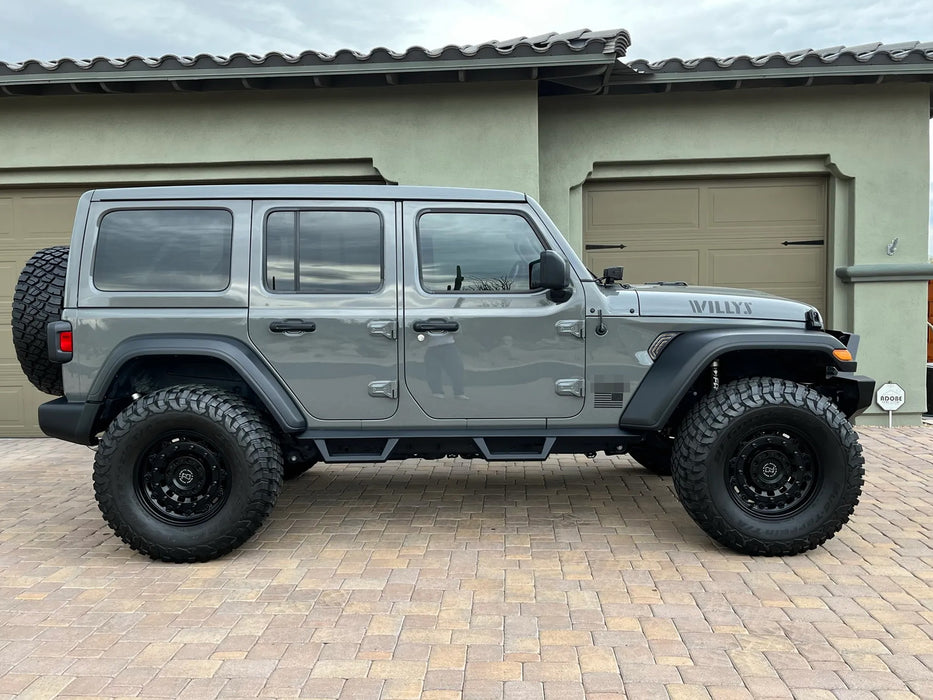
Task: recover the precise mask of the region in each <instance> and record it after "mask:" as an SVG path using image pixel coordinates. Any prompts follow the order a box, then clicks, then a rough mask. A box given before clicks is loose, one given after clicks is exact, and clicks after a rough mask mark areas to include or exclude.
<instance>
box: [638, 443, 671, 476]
mask: <svg viewBox="0 0 933 700" xmlns="http://www.w3.org/2000/svg"><path fill="white" fill-rule="evenodd" d="M628 456H629V457H631V458H632V459H633V460H634V461H635V462H637V463H638V464H640V465H641V466H643V467H644V468H645V469H647V470H648V471H649V472H651V473H652V474H657V475H658V476H670V475H671V449H670V448H668V449H665V448H663V447H660V446H659V447H654V446H646V445H636V446H634V447H630V448H628Z"/></svg>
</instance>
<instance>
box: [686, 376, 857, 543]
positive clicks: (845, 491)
mask: <svg viewBox="0 0 933 700" xmlns="http://www.w3.org/2000/svg"><path fill="white" fill-rule="evenodd" d="M864 463H865V460H864V459H863V457H862V448H861V446H860V445H859V443H858V436H857V435H856V433H855V431H854V430H853V428H852V426H851V425H850V424H849V422H848V420H846V417H845V416H844V415H843V414H842V413H841V412H840V411H839V409H838V408H837V407H836V406H835V405H834V404H833V403H832V402H831V401H830V400H829V399H827V398H826V397H825V396H822V395H820V394H819V393H817V392H816V391H814V390H812V389H810V388H808V387H806V386H804V385H802V384H797V383H796V382H791V381H787V380H783V379H771V378H761V377H756V378H752V379H741V380H739V381H736V382H732V383H731V384H728V385H726V386H724V387H722V388H720V389H718V390H716V391H714V392H712V393H711V394H709V395H707V396H706V397H704V398H703V399H702V400H701V401H700V402H699V403H698V404H697V405H696V406H694V407H693V408H692V409H691V410H690V412H689V413H688V414H687V416H686V418H685V419H684V422H683V425H682V427H681V429H680V431H679V433H678V436H677V439H676V441H675V446H674V456H673V462H672V467H673V477H674V478H673V481H674V488H675V490H676V491H677V495H678V496H679V497H680V500H681V503H683V505H684V507H685V508H686V509H687V512H688V513H689V514H690V516H691V517H692V518H693V519H694V520H695V521H696V522H697V524H698V525H699V526H700V527H701V528H703V530H705V531H706V532H707V534H709V535H710V536H711V537H712V538H714V539H716V540H718V541H719V542H721V543H722V544H724V545H726V546H727V547H730V548H732V549H734V550H736V551H738V552H742V553H746V554H764V555H786V554H798V553H800V552H805V551H807V550H809V549H813V548H814V547H816V546H818V545H820V544H822V543H823V542H825V541H826V540H828V539H829V538H830V537H832V536H833V535H834V534H835V533H836V532H837V531H838V530H839V529H840V528H841V527H842V526H843V525H844V524H845V523H846V522H847V521H848V519H849V516H850V515H851V514H852V511H853V509H854V508H855V506H856V504H857V503H858V500H859V495H860V493H861V488H862V481H863V476H864Z"/></svg>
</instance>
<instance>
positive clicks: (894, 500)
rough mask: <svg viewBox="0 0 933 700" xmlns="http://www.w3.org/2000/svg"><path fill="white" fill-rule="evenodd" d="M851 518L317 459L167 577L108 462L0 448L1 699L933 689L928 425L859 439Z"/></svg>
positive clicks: (625, 489)
mask: <svg viewBox="0 0 933 700" xmlns="http://www.w3.org/2000/svg"><path fill="white" fill-rule="evenodd" d="M861 433H862V437H863V443H864V445H865V450H866V457H867V471H868V476H867V484H866V489H865V493H864V496H863V498H862V503H861V505H860V506H859V507H858V509H857V510H856V513H855V516H854V518H853V520H852V522H851V523H850V524H849V526H848V527H846V528H845V529H844V530H843V531H842V532H841V533H840V534H839V535H838V536H837V537H836V538H835V539H834V540H832V541H831V542H829V543H828V544H827V545H826V546H824V547H820V548H818V549H817V550H815V551H813V552H811V553H809V554H806V555H800V556H797V557H788V558H751V557H747V556H741V555H738V554H734V553H732V552H730V551H727V550H724V549H722V548H720V547H718V546H717V545H715V544H714V543H713V542H711V541H710V540H709V539H708V538H707V537H706V536H705V535H704V534H703V533H702V532H700V530H699V529H698V528H697V527H696V526H695V525H694V524H693V523H692V522H691V521H690V519H689V518H688V517H687V515H686V514H685V512H684V511H683V510H682V509H681V507H680V505H679V503H678V502H677V500H676V498H675V496H674V494H673V491H672V488H671V483H670V480H669V479H662V478H659V477H656V476H652V475H650V474H648V473H646V472H645V471H643V470H641V469H640V468H638V467H637V466H635V465H634V464H633V463H631V462H630V461H629V460H628V459H627V458H624V457H618V458H612V459H609V458H605V457H600V458H597V459H593V460H584V459H582V458H581V459H579V460H574V459H563V458H561V459H550V460H548V461H547V462H545V463H544V464H543V465H542V464H529V465H520V464H519V465H514V464H501V463H499V464H492V465H489V464H486V463H484V462H479V461H477V462H473V463H469V462H464V461H461V460H447V461H442V462H417V461H407V462H402V463H390V464H388V465H383V466H379V467H374V466H372V465H349V466H346V465H330V466H326V465H321V466H318V467H315V468H314V469H313V470H312V471H311V472H309V473H307V474H306V475H304V476H303V477H302V478H301V479H298V480H297V481H295V482H291V483H289V484H287V485H286V486H285V488H284V490H283V492H282V496H281V498H280V501H279V505H278V506H277V508H276V510H275V511H274V512H273V515H272V518H271V519H270V521H269V523H268V525H267V527H266V528H265V529H264V530H262V531H261V532H260V533H259V534H258V535H257V536H256V537H254V538H253V539H252V540H251V541H250V542H248V543H247V544H246V545H245V546H244V547H242V548H241V549H240V550H238V551H236V552H234V553H233V554H232V555H229V556H227V557H226V558H224V559H222V560H220V561H216V562H211V563H208V564H199V565H172V564H163V563H157V562H152V561H150V560H148V559H146V558H144V557H141V556H140V555H138V554H135V553H134V552H132V551H131V550H130V549H129V548H127V547H125V546H123V545H122V543H120V542H119V541H118V540H117V539H116V538H115V537H114V536H112V534H111V532H110V530H109V529H108V528H107V527H106V526H105V525H104V523H103V521H102V520H101V517H100V514H99V513H98V511H97V507H96V505H95V503H94V499H93V494H92V490H91V483H90V481H91V479H90V470H91V461H92V455H91V453H90V452H89V451H88V450H87V449H86V448H81V447H76V446H73V445H66V444H64V443H60V442H53V441H49V440H6V441H2V442H0V447H2V455H0V696H8V697H13V696H15V697H24V698H26V697H53V696H91V697H101V696H105V697H107V696H140V697H174V696H180V697H193V698H211V697H215V696H222V697H236V696H239V697H256V696H270V697H288V696H301V697H322V698H335V697H347V698H378V697H382V698H416V697H424V698H460V697H464V698H467V697H469V698H481V699H483V700H488V699H489V698H498V697H507V698H561V699H563V698H577V697H584V694H585V695H586V697H588V698H591V699H592V700H595V699H597V698H619V697H623V695H627V696H628V697H629V698H642V697H667V696H670V697H674V698H707V697H712V698H742V697H775V698H780V697H792V696H793V697H800V698H819V697H850V698H863V697H864V698H870V697H881V698H901V697H927V698H930V697H933V670H931V669H933V639H931V637H933V550H931V541H930V536H931V527H933V503H931V502H933V488H931V476H933V428H903V429H896V430H884V429H880V428H864V429H862V430H861Z"/></svg>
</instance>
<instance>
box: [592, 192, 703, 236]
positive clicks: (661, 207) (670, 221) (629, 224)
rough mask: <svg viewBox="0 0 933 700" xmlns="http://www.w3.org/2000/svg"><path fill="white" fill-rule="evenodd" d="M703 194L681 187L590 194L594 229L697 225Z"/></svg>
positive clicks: (622, 229)
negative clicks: (701, 195)
mask: <svg viewBox="0 0 933 700" xmlns="http://www.w3.org/2000/svg"><path fill="white" fill-rule="evenodd" d="M699 197H700V193H699V190H698V189H697V188H695V187H691V188H680V189H664V190H654V189H624V190H605V191H594V192H590V193H589V207H588V211H589V226H588V228H590V229H591V230H593V231H594V232H595V231H599V230H600V229H603V230H606V229H610V230H613V231H627V230H630V229H633V228H636V229H645V228H648V229H659V228H670V227H676V228H683V227H688V228H694V229H695V228H697V227H699V223H700V204H699V203H700V199H699Z"/></svg>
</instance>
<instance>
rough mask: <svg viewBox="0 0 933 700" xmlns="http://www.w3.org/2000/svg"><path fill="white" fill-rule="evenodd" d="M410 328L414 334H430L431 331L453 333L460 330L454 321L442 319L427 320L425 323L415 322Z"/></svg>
mask: <svg viewBox="0 0 933 700" xmlns="http://www.w3.org/2000/svg"><path fill="white" fill-rule="evenodd" d="M411 328H412V330H413V331H415V332H416V333H430V332H431V331H448V332H450V333H453V332H454V331H458V330H460V324H459V323H457V322H456V321H448V320H446V319H443V318H429V319H428V320H427V321H415V322H414V323H413V324H411Z"/></svg>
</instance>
